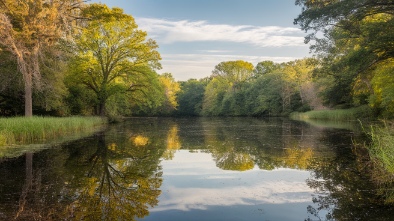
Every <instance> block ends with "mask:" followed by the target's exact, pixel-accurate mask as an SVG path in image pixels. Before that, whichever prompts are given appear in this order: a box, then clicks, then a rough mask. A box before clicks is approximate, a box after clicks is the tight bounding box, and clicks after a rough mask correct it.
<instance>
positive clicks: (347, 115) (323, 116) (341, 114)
mask: <svg viewBox="0 0 394 221" xmlns="http://www.w3.org/2000/svg"><path fill="white" fill-rule="evenodd" d="M372 116H373V112H372V110H371V108H369V107H368V106H360V107H355V108H350V109H339V110H316V111H309V112H305V113H292V114H291V115H290V118H292V119H295V120H308V119H319V120H332V121H349V120H358V119H366V118H371V117H372Z"/></svg>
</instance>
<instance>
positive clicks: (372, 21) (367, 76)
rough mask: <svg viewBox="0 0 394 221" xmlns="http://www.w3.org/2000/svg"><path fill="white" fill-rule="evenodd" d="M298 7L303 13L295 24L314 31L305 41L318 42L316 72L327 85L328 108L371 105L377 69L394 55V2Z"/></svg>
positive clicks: (305, 0) (305, 2) (307, 2)
mask: <svg viewBox="0 0 394 221" xmlns="http://www.w3.org/2000/svg"><path fill="white" fill-rule="evenodd" d="M296 4H297V5H299V6H301V7H302V8H303V10H302V13H301V14H300V15H299V16H298V17H297V18H296V19H295V20H294V23H295V24H299V25H300V26H301V29H302V30H304V31H306V32H309V33H310V34H308V35H307V36H306V38H305V41H306V42H311V41H314V43H313V45H312V46H311V49H312V50H314V51H315V52H316V53H317V54H318V57H319V59H320V61H321V63H320V64H319V68H318V70H317V72H316V73H318V74H319V76H318V79H319V81H321V82H323V85H324V87H325V88H324V90H323V94H324V96H323V97H324V100H325V101H326V104H330V105H331V106H334V105H341V106H345V107H346V106H354V105H362V104H367V103H368V102H369V101H370V100H371V99H369V98H368V97H369V96H370V95H373V93H374V90H373V87H372V83H371V79H373V78H374V75H375V73H376V72H375V69H376V68H379V66H380V65H381V64H383V65H384V64H386V63H387V62H390V61H391V60H392V58H393V56H394V47H393V44H392V42H393V41H394V37H393V36H394V33H393V30H394V29H393V28H394V16H393V13H394V1H392V0H389V1H388V0H344V1H312V0H297V1H296ZM319 33H322V34H323V35H321V34H319ZM319 36H323V37H322V38H321V37H319ZM327 82H330V83H329V84H327Z"/></svg>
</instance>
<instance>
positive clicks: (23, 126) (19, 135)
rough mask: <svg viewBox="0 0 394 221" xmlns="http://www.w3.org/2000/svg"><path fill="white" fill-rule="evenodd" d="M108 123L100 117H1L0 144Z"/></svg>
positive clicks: (49, 137) (56, 135) (42, 138)
mask: <svg viewBox="0 0 394 221" xmlns="http://www.w3.org/2000/svg"><path fill="white" fill-rule="evenodd" d="M105 123H106V120H105V119H103V118H100V117H65V118H55V117H31V118H25V117H15V118H0V146H9V145H14V144H18V145H20V144H31V143H37V142H43V141H47V140H53V139H58V138H59V137H63V136H68V135H70V134H73V133H80V132H82V131H85V130H93V129H94V128H97V127H99V126H102V125H104V124H105Z"/></svg>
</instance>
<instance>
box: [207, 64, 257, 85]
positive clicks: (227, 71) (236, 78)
mask: <svg viewBox="0 0 394 221" xmlns="http://www.w3.org/2000/svg"><path fill="white" fill-rule="evenodd" d="M212 76H213V77H222V78H224V79H225V80H226V81H228V82H229V83H230V84H231V85H232V86H233V88H237V87H239V86H240V84H241V83H243V82H246V81H248V80H249V79H250V78H251V77H252V76H253V64H251V63H249V62H246V61H241V60H238V61H224V62H221V63H219V64H218V65H216V66H215V69H214V70H213V71H212Z"/></svg>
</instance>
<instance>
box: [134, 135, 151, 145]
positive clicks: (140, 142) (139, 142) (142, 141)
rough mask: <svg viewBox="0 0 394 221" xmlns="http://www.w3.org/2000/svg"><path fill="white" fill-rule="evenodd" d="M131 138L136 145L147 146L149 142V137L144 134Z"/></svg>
mask: <svg viewBox="0 0 394 221" xmlns="http://www.w3.org/2000/svg"><path fill="white" fill-rule="evenodd" d="M131 140H132V142H133V143H134V145H136V146H145V145H147V144H148V142H149V138H147V137H144V136H142V135H138V136H135V137H132V138H131Z"/></svg>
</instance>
